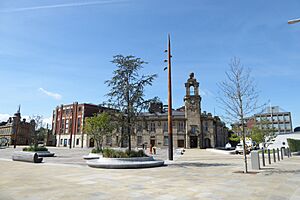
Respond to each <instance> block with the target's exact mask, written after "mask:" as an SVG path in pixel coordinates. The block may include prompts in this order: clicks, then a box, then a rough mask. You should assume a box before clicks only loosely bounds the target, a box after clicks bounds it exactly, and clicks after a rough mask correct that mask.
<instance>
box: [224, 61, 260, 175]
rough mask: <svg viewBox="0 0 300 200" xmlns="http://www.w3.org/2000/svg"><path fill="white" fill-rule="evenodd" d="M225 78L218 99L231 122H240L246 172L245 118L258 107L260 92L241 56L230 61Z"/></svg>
mask: <svg viewBox="0 0 300 200" xmlns="http://www.w3.org/2000/svg"><path fill="white" fill-rule="evenodd" d="M229 67H230V69H229V71H227V72H226V73H225V74H226V76H225V80H224V81H222V82H220V83H219V84H218V86H219V89H220V93H221V94H220V96H219V97H218V101H219V103H220V104H221V108H222V109H223V110H224V111H225V115H226V117H227V119H228V120H229V121H230V122H231V123H236V122H238V123H239V124H240V125H241V129H242V139H243V149H244V152H243V153H244V162H245V171H244V172H245V173H247V172H248V168H247V155H246V139H245V138H246V133H245V118H246V117H248V116H250V114H252V113H253V112H254V111H255V110H256V109H258V107H259V106H258V92H257V91H256V87H255V83H254V80H253V79H252V78H251V71H250V70H249V69H248V68H244V67H243V65H242V64H241V62H240V59H239V58H236V57H234V58H233V59H232V60H231V62H230V63H229Z"/></svg>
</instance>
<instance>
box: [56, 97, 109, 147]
mask: <svg viewBox="0 0 300 200" xmlns="http://www.w3.org/2000/svg"><path fill="white" fill-rule="evenodd" d="M105 110H108V108H105V107H102V106H99V105H94V104H88V103H82V104H78V102H74V103H73V104H68V105H60V106H57V107H56V109H55V110H54V111H53V118H52V131H53V134H54V135H56V146H65V147H66V146H68V147H69V146H70V143H71V147H93V146H94V141H93V139H92V138H88V136H87V134H84V133H83V124H84V120H85V118H86V117H92V116H93V115H94V114H97V113H101V112H103V111H105Z"/></svg>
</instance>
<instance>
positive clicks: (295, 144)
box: [287, 138, 300, 152]
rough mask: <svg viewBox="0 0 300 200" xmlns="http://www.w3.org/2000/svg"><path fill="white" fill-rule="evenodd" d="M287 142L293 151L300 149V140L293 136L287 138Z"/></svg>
mask: <svg viewBox="0 0 300 200" xmlns="http://www.w3.org/2000/svg"><path fill="white" fill-rule="evenodd" d="M287 142H288V144H289V147H290V150H291V152H298V151H300V140H294V139H291V138H287Z"/></svg>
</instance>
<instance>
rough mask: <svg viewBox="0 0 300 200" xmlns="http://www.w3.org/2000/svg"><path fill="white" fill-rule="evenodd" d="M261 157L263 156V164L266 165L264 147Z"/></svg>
mask: <svg viewBox="0 0 300 200" xmlns="http://www.w3.org/2000/svg"><path fill="white" fill-rule="evenodd" d="M261 158H262V164H263V166H266V163H265V150H264V149H262V151H261Z"/></svg>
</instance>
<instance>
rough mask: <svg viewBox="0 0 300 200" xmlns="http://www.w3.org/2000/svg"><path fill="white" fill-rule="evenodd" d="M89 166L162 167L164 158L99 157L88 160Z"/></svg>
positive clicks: (118, 167) (116, 167) (123, 167)
mask: <svg viewBox="0 0 300 200" xmlns="http://www.w3.org/2000/svg"><path fill="white" fill-rule="evenodd" d="M87 164H88V166H89V167H95V168H106V169H137V168H149V167H160V166H163V165H164V161H162V160H154V158H153V157H136V158H99V159H94V160H89V161H87Z"/></svg>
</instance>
